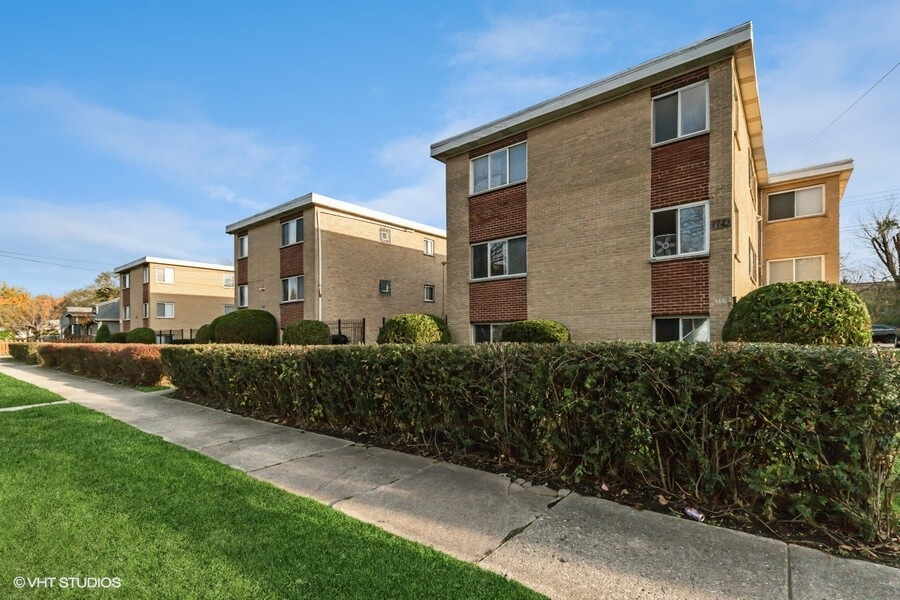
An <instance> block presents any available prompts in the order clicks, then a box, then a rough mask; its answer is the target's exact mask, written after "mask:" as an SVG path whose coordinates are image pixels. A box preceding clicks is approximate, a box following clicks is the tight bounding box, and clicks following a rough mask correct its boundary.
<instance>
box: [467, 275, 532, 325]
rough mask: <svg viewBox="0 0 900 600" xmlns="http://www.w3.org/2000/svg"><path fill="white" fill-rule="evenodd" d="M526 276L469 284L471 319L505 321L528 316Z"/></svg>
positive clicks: (490, 321) (494, 321) (475, 320)
mask: <svg viewBox="0 0 900 600" xmlns="http://www.w3.org/2000/svg"><path fill="white" fill-rule="evenodd" d="M526 283H527V279H526V278H525V277H519V278H516V279H500V280H497V281H478V282H475V283H470V284H469V321H471V322H472V323H505V322H507V321H521V320H523V319H527V318H528V302H527V296H526Z"/></svg>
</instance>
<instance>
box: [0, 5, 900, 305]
mask: <svg viewBox="0 0 900 600" xmlns="http://www.w3.org/2000/svg"><path fill="white" fill-rule="evenodd" d="M748 20H752V21H753V24H754V36H755V50H756V60H757V70H758V76H759V87H760V95H761V104H762V111H763V124H764V129H765V142H766V152H767V157H768V163H769V170H770V171H782V170H787V169H792V168H797V167H802V166H806V165H810V164H817V163H822V162H828V161H832V160H837V159H841V158H845V157H852V158H853V159H854V160H855V161H856V170H855V172H854V174H853V177H852V178H851V181H850V185H849V186H848V188H847V192H846V195H845V200H844V202H843V206H842V215H841V227H842V230H841V235H842V251H843V252H844V253H845V254H846V255H847V256H848V260H849V261H850V262H851V263H852V264H854V265H857V266H860V267H862V266H864V265H866V264H867V263H868V264H872V263H873V260H872V259H871V258H870V256H869V253H868V252H867V251H866V248H865V247H864V245H862V244H861V243H860V242H858V241H857V240H856V231H857V230H858V229H857V226H858V223H859V222H860V220H861V219H864V218H865V217H866V215H867V214H868V213H869V212H870V211H871V210H873V209H874V210H878V209H881V208H884V207H885V206H886V205H887V204H889V203H890V200H891V198H892V197H894V198H897V199H898V202H897V204H898V205H900V162H898V157H900V135H898V133H900V117H898V114H897V109H898V106H900V105H898V101H897V98H898V97H900V68H898V69H897V70H896V71H894V72H893V73H892V74H891V75H890V76H889V77H888V78H886V79H885V80H884V81H883V82H882V83H881V84H880V85H879V86H878V87H876V88H875V89H874V90H872V92H870V93H869V95H868V96H866V97H865V98H864V99H863V100H862V101H860V102H859V104H857V105H856V106H855V107H854V108H853V109H852V110H851V111H849V112H848V113H847V114H846V115H844V116H843V117H842V118H841V119H840V120H839V121H838V122H837V123H835V124H834V125H832V126H831V127H830V128H829V129H828V130H827V131H826V132H825V133H823V134H822V135H820V136H819V137H817V138H816V136H817V134H819V133H820V132H821V131H822V130H823V129H824V128H825V127H826V126H827V125H828V124H829V123H830V122H831V121H832V120H833V119H834V118H835V117H837V116H838V115H839V114H840V113H841V112H842V111H843V110H844V109H846V108H847V107H848V106H850V105H851V104H852V103H853V102H854V101H855V100H856V99H858V98H859V96H860V95H861V94H862V93H863V92H865V91H866V90H867V89H868V88H869V87H870V86H871V85H872V84H873V83H875V82H876V81H877V80H878V79H879V78H880V77H881V76H882V75H884V74H885V73H886V72H887V71H888V70H889V69H890V68H891V67H892V66H893V65H895V64H896V63H897V62H898V60H900V3H898V2H896V1H892V2H864V3H862V2H860V3H847V2H805V1H803V2H799V1H798V2H753V3H748V2H744V3H725V2H721V1H719V2H711V1H710V2H693V3H690V2H688V3H679V6H678V9H677V10H673V9H672V5H671V3H667V2H658V3H652V2H646V3H644V2H630V3H599V2H597V3H590V2H565V1H543V2H529V1H524V2H466V1H461V0H457V1H456V2H452V3H431V2H416V3H413V2H408V3H407V2H404V3H392V2H379V3H341V2H335V3H301V2H274V1H271V2H253V3H251V2H221V1H220V2H199V1H198V2H183V1H179V2H99V1H98V2H41V1H39V0H32V1H26V0H7V1H6V2H3V3H2V4H0V56H3V60H0V281H6V282H8V283H10V284H13V285H18V286H23V287H25V288H26V289H28V290H29V291H31V292H32V293H51V294H57V295H58V294H61V293H63V292H64V291H66V290H68V289H72V288H75V287H80V286H83V285H85V284H87V283H89V282H90V281H91V280H92V279H93V277H94V275H96V273H97V272H99V271H101V270H104V269H109V268H111V267H114V266H116V265H119V264H123V263H125V262H128V261H130V260H133V259H135V258H138V257H140V256H144V255H154V256H166V257H171V258H182V259H189V260H201V261H209V262H229V261H230V260H231V240H230V236H227V235H225V233H224V228H225V225H226V224H228V223H231V222H233V221H236V220H238V219H241V218H243V217H246V216H249V215H250V214H253V213H255V212H257V211H259V210H261V209H264V208H267V207H270V206H273V205H275V204H280V203H282V202H285V201H287V200H290V199H292V198H295V197H297V196H300V195H302V194H305V193H307V192H310V191H315V192H318V193H321V194H325V195H328V196H332V197H334V198H338V199H341V200H346V201H349V202H356V203H360V204H364V205H367V206H369V207H371V208H375V209H378V210H383V211H386V212H390V213H393V214H397V215H399V216H403V217H406V218H410V219H414V220H419V221H423V222H425V223H428V224H431V225H435V226H439V227H443V226H444V188H443V168H442V165H441V164H440V163H439V162H437V161H435V160H433V159H431V158H430V157H429V149H428V147H429V145H430V144H431V143H432V142H435V141H438V140H440V139H443V138H445V137H448V136H450V135H453V134H455V133H459V132H462V131H464V130H466V129H468V128H471V127H473V126H476V125H479V124H482V123H485V122H487V121H489V120H492V119H495V118H498V117H502V116H504V115H506V114H508V113H510V112H513V111H516V110H519V109H521V108H524V107H526V106H528V105H530V104H533V103H535V102H539V101H541V100H545V99H547V98H550V97H552V96H555V95H557V94H560V93H563V92H565V91H568V90H570V89H572V88H574V87H577V86H579V85H583V84H585V83H589V82H591V81H594V80H597V79H600V78H602V77H605V76H607V75H610V74H613V73H615V72H618V71H621V70H623V69H626V68H628V67H631V66H634V65H636V64H638V63H640V62H642V61H644V60H647V59H650V58H653V57H655V56H658V55H660V54H664V53H666V52H669V51H671V50H674V49H676V48H678V47H681V46H683V45H685V44H689V43H691V42H694V41H697V40H700V39H703V38H706V37H709V36H711V35H714V34H716V33H719V32H720V31H722V30H725V29H727V28H729V27H732V26H734V25H737V24H740V23H742V22H744V21H748ZM814 138H815V140H814V141H813V139H814ZM810 142H812V143H810ZM9 253H19V254H18V255H17V256H18V257H19V259H21V258H27V259H31V260H38V261H44V262H51V263H59V264H60V265H66V266H58V265H51V264H43V263H38V262H28V261H26V260H19V259H15V258H10V255H9ZM75 261H80V262H75Z"/></svg>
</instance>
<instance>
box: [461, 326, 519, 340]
mask: <svg viewBox="0 0 900 600" xmlns="http://www.w3.org/2000/svg"><path fill="white" fill-rule="evenodd" d="M511 323H515V321H506V322H503V323H472V324H471V325H472V326H471V328H470V329H469V331H470V332H471V334H472V343H473V344H498V343H500V340H495V339H494V329H493V328H494V326H495V325H509V324H511ZM484 325H490V326H491V341H489V342H476V341H475V327H478V326H484Z"/></svg>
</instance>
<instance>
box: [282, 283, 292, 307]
mask: <svg viewBox="0 0 900 600" xmlns="http://www.w3.org/2000/svg"><path fill="white" fill-rule="evenodd" d="M290 289H291V288H290V284H289V283H288V280H287V279H282V280H281V301H282V302H287V301H288V298H290V296H291V292H290Z"/></svg>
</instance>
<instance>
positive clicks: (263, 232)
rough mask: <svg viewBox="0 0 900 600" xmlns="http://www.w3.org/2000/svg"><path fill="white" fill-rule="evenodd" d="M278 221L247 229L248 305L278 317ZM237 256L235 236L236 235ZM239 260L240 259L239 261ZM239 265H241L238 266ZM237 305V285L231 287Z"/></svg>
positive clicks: (279, 305) (279, 295) (279, 280)
mask: <svg viewBox="0 0 900 600" xmlns="http://www.w3.org/2000/svg"><path fill="white" fill-rule="evenodd" d="M280 248H281V223H279V222H278V221H270V222H268V223H262V224H261V225H258V226H256V227H253V228H251V229H249V230H248V231H247V258H246V259H243V260H246V264H247V275H246V281H247V291H248V302H247V308H255V309H259V310H267V311H269V312H270V313H272V315H273V316H274V317H275V318H276V319H281V263H280V261H279V256H280V254H279V253H280ZM235 257H237V236H235ZM238 262H240V261H238ZM239 268H240V267H239ZM234 294H235V302H234V304H235V306H236V305H237V288H235V290H234Z"/></svg>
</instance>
